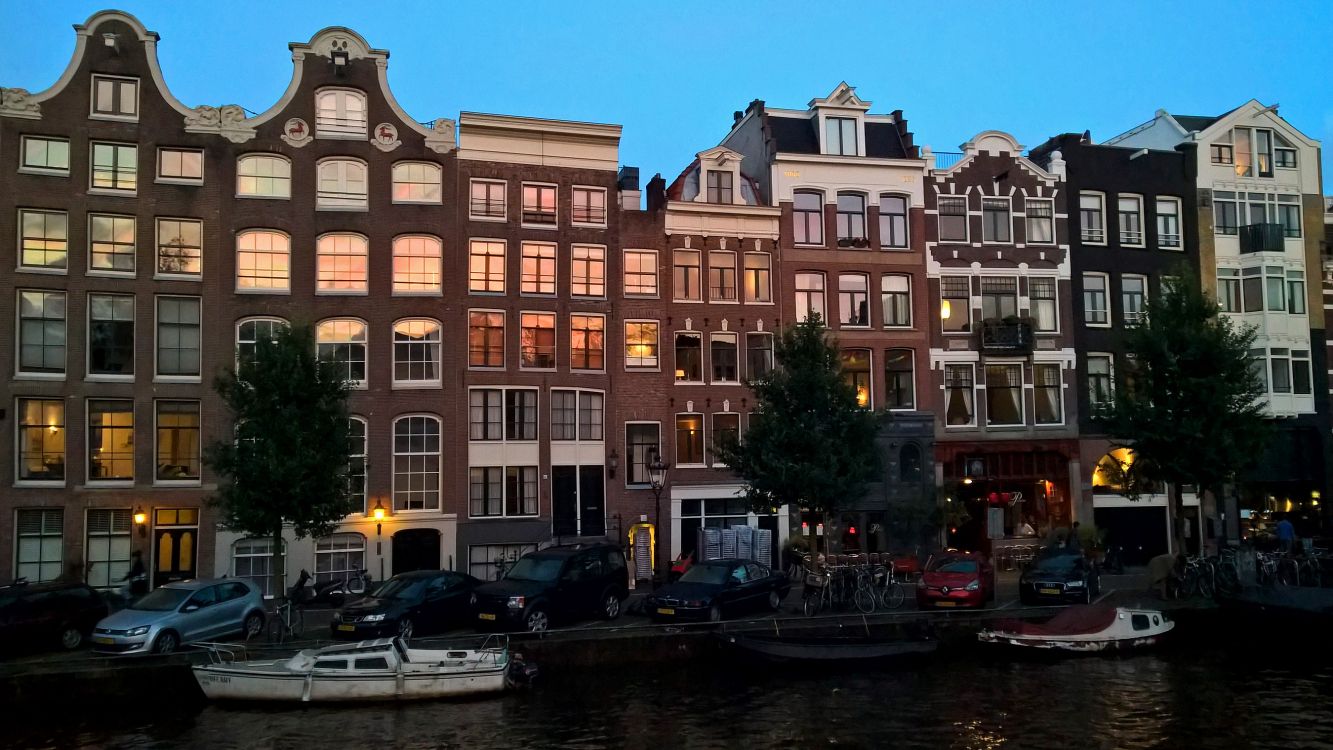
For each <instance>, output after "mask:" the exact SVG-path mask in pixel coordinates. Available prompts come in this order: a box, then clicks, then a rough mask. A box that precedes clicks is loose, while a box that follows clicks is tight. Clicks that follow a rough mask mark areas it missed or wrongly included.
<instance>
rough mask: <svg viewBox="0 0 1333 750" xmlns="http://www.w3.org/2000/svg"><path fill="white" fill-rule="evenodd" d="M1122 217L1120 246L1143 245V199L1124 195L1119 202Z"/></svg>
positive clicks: (1119, 211)
mask: <svg viewBox="0 0 1333 750" xmlns="http://www.w3.org/2000/svg"><path fill="white" fill-rule="evenodd" d="M1116 205H1117V207H1118V211H1117V213H1118V214H1119V216H1120V244H1122V245H1136V246H1137V245H1142V244H1143V199H1142V198H1140V197H1139V196H1137V195H1122V196H1120V197H1119V198H1118V199H1117V201H1116Z"/></svg>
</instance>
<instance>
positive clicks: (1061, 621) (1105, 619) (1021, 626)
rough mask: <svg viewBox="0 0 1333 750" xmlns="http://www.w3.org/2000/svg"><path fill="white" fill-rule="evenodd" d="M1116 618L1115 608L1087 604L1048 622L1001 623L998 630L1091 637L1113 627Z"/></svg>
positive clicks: (1018, 621)
mask: <svg viewBox="0 0 1333 750" xmlns="http://www.w3.org/2000/svg"><path fill="white" fill-rule="evenodd" d="M1115 617H1116V609H1115V607H1108V606H1105V605H1101V604H1085V605H1082V606H1075V607H1069V608H1067V609H1064V610H1061V612H1060V614H1058V615H1056V616H1055V617H1052V618H1051V619H1049V620H1047V621H1046V622H1022V621H1020V620H1011V621H1008V622H1003V623H1000V624H999V627H997V628H996V629H997V630H1000V631H1003V632H1006V633H1016V634H1018V635H1055V636H1059V635H1091V634H1093V633H1100V632H1101V631H1103V630H1106V629H1107V628H1109V627H1111V625H1112V624H1113V623H1114V622H1115Z"/></svg>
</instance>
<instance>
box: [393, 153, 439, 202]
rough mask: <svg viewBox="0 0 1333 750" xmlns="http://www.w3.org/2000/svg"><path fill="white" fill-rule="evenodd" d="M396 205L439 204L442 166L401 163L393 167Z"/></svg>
mask: <svg viewBox="0 0 1333 750" xmlns="http://www.w3.org/2000/svg"><path fill="white" fill-rule="evenodd" d="M393 202H394V203H439V202H440V165H438V164H431V163H430V162H424V161H400V162H398V163H397V164H395V165H393Z"/></svg>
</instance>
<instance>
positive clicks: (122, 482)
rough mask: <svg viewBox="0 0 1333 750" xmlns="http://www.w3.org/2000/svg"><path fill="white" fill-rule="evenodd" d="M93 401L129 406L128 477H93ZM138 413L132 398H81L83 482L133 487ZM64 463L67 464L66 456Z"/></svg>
mask: <svg viewBox="0 0 1333 750" xmlns="http://www.w3.org/2000/svg"><path fill="white" fill-rule="evenodd" d="M94 401H102V402H106V401H114V402H119V403H122V404H129V406H130V477H129V479H97V478H94V477H93V409H92V404H93V402H94ZM138 417H139V414H138V412H137V411H135V406H134V399H132V398H111V397H103V396H88V397H86V398H84V400H83V430H84V432H83V434H84V441H83V442H84V446H83V448H84V450H83V466H84V472H85V474H84V477H85V483H86V484H87V485H88V486H89V487H133V486H134V480H135V479H136V478H137V477H138V473H139V472H138V468H139V467H138V465H137V464H138V454H137V452H136V451H135V450H134V434H135V433H136V432H137V431H138V425H137V424H136V423H137V422H138ZM112 429H123V428H112ZM67 452H68V451H67ZM65 465H66V466H68V465H69V460H68V458H66V461H65Z"/></svg>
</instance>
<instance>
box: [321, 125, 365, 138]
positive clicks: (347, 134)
mask: <svg viewBox="0 0 1333 750" xmlns="http://www.w3.org/2000/svg"><path fill="white" fill-rule="evenodd" d="M325 127H327V126H325ZM315 137H316V138H318V139H320V140H325V141H359V140H362V139H364V138H366V137H367V136H366V131H364V130H362V131H360V132H352V131H350V130H320V128H319V123H318V122H317V123H315Z"/></svg>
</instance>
